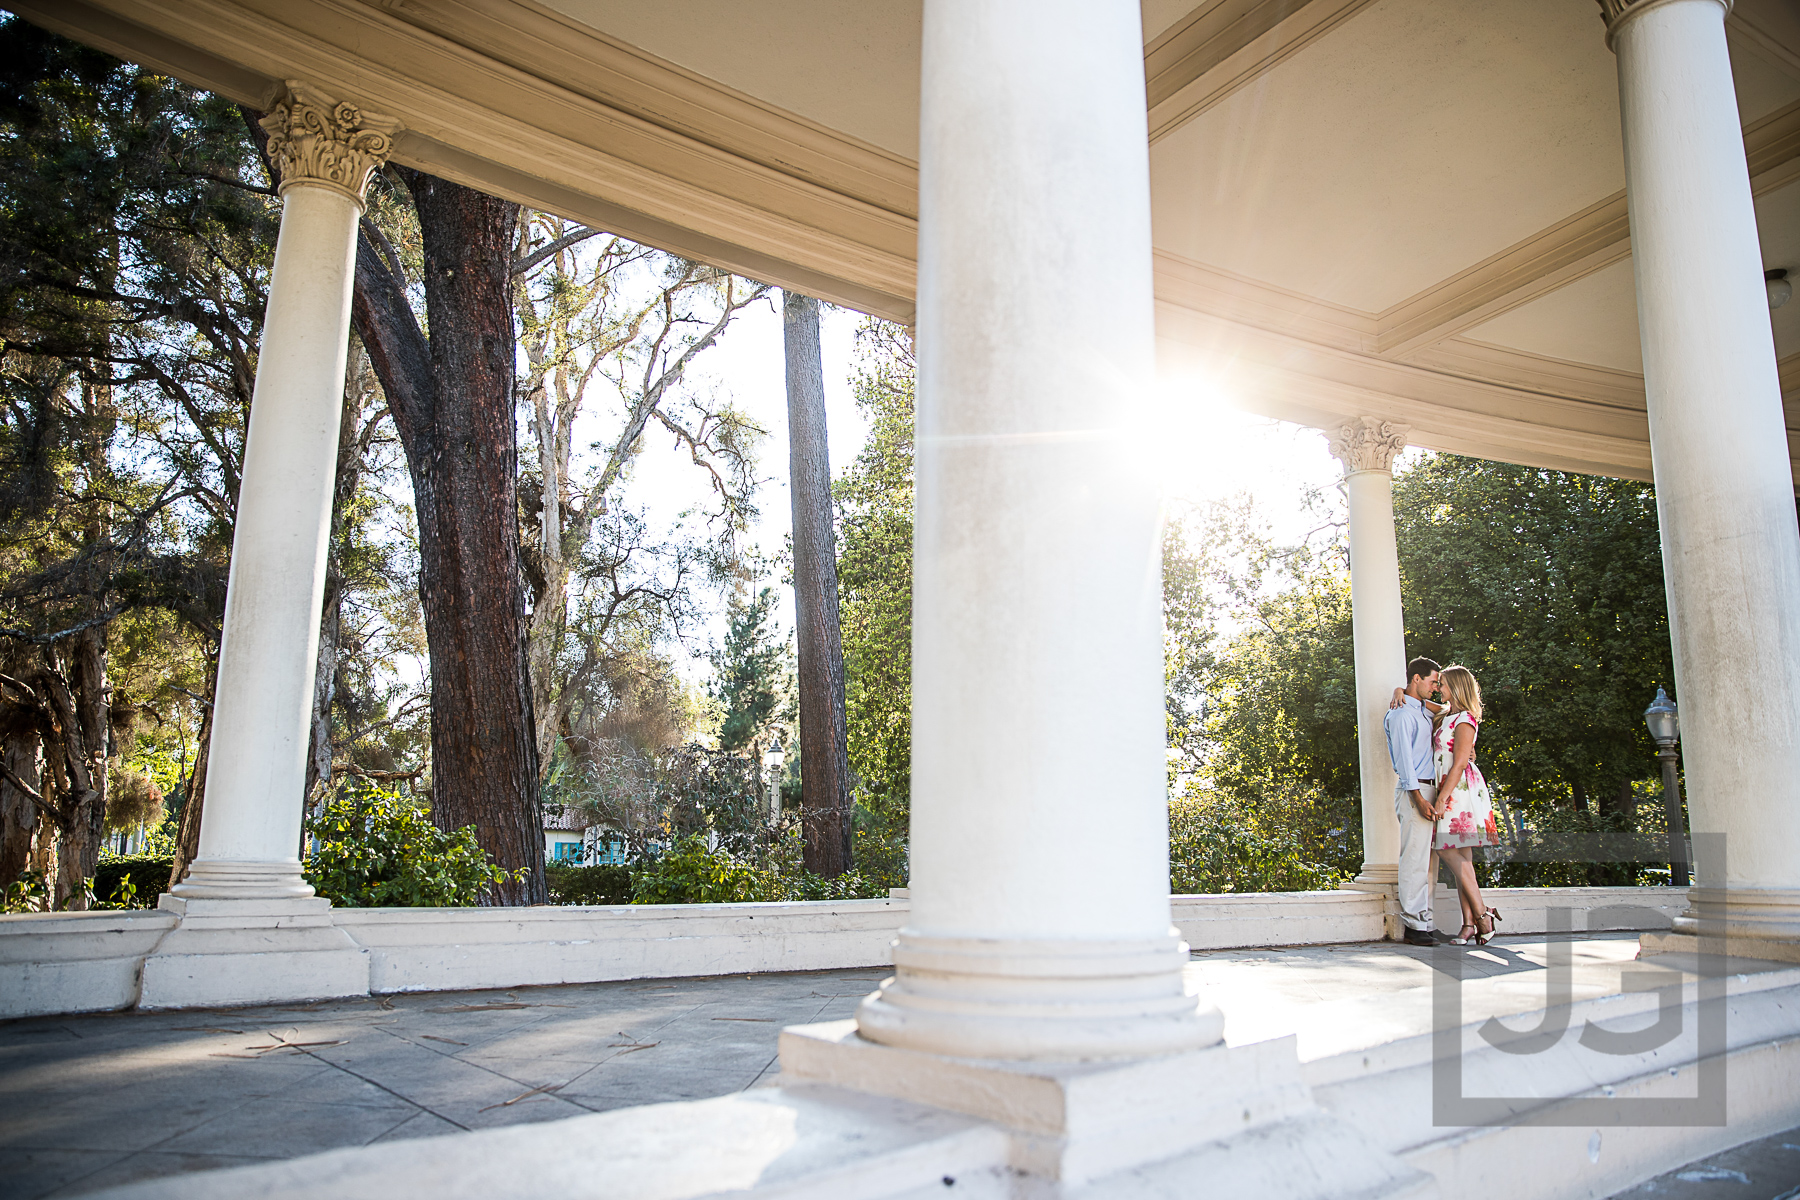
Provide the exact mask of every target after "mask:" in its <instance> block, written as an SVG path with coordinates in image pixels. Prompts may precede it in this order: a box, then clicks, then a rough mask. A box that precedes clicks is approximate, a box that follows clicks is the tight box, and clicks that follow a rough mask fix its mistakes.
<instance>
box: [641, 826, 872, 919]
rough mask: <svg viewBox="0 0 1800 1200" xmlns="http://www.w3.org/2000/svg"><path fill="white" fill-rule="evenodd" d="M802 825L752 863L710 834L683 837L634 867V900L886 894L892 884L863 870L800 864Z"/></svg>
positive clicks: (727, 900) (838, 897)
mask: <svg viewBox="0 0 1800 1200" xmlns="http://www.w3.org/2000/svg"><path fill="white" fill-rule="evenodd" d="M800 861H801V849H800V838H799V833H798V830H792V829H790V830H789V831H788V834H787V836H786V837H784V838H783V840H782V843H781V845H780V847H779V848H778V850H777V852H776V853H774V854H771V855H768V856H767V857H765V858H764V860H763V861H762V862H761V863H760V864H758V863H752V862H749V861H746V860H744V859H741V858H737V857H734V856H733V855H731V854H729V853H727V852H725V851H723V850H709V849H708V848H707V845H706V839H705V838H702V837H687V838H683V839H681V840H680V841H679V842H677V843H676V844H675V845H674V846H673V847H671V848H670V850H669V852H668V853H666V854H664V855H662V856H660V857H658V858H654V859H651V860H649V861H648V862H646V863H645V864H644V865H643V866H640V867H637V868H634V869H633V870H632V872H631V891H632V903H633V904H750V903H758V902H772V901H788V900H859V899H875V898H879V897H883V896H886V895H887V885H886V884H885V883H883V882H882V881H880V880H877V879H872V878H870V877H869V876H868V875H867V874H865V873H864V872H862V871H861V870H852V871H846V872H844V873H843V874H842V875H838V876H835V877H833V878H830V879H827V878H824V877H823V876H819V875H814V874H813V873H812V872H810V871H808V870H806V869H805V868H804V867H803V866H801V865H800Z"/></svg>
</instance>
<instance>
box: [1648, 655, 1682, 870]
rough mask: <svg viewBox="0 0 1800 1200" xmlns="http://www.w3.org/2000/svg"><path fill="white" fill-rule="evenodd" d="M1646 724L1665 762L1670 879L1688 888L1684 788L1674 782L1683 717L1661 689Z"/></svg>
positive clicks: (1664, 790) (1657, 753)
mask: <svg viewBox="0 0 1800 1200" xmlns="http://www.w3.org/2000/svg"><path fill="white" fill-rule="evenodd" d="M1644 724H1646V725H1648V726H1649V727H1650V736H1651V737H1652V738H1654V739H1656V757H1657V758H1658V759H1660V760H1661V761H1662V777H1663V811H1664V812H1665V813H1666V814H1667V815H1668V820H1669V880H1670V882H1671V883H1673V884H1674V885H1675V886H1676V887H1686V886H1687V885H1688V854H1687V837H1686V836H1685V835H1686V831H1685V830H1684V829H1683V827H1682V822H1681V785H1680V784H1679V783H1678V782H1676V779H1675V758H1676V750H1675V743H1676V742H1677V741H1679V740H1680V738H1681V714H1680V713H1679V712H1678V711H1677V710H1676V708H1675V702H1674V701H1673V700H1671V699H1669V696H1668V693H1667V692H1665V691H1663V690H1662V689H1661V688H1660V687H1659V688H1657V689H1656V699H1655V700H1652V701H1651V702H1650V707H1649V708H1646V709H1645V710H1644Z"/></svg>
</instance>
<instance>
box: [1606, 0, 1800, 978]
mask: <svg viewBox="0 0 1800 1200" xmlns="http://www.w3.org/2000/svg"><path fill="white" fill-rule="evenodd" d="M1601 7H1602V9H1603V10H1604V11H1605V14H1606V16H1607V18H1608V27H1607V41H1608V43H1609V44H1610V45H1611V46H1612V48H1613V50H1614V51H1615V53H1616V54H1617V55H1618V65H1619V99H1620V104H1619V108H1620V113H1621V117H1622V121H1623V124H1624V140H1625V178H1626V190H1627V195H1628V196H1629V199H1630V211H1631V248H1632V262H1633V266H1634V269H1635V271H1636V275H1637V302H1638V326H1639V329H1640V331H1641V333H1642V335H1643V345H1644V387H1645V395H1646V399H1647V401H1648V406H1649V413H1650V450H1651V455H1652V458H1653V461H1654V464H1655V475H1656V503H1657V515H1658V518H1659V521H1660V523H1661V526H1662V546H1663V570H1664V577H1665V581H1666V585H1667V589H1668V598H1669V625H1670V631H1671V633H1672V635H1673V638H1674V645H1675V680H1676V683H1677V685H1678V688H1679V695H1678V697H1677V699H1678V700H1679V702H1680V705H1681V734H1682V752H1683V759H1684V761H1685V764H1686V768H1687V787H1688V805H1689V810H1690V819H1691V824H1692V828H1693V830H1694V832H1695V834H1696V835H1700V834H1710V833H1722V834H1724V835H1725V840H1726V857H1727V866H1726V869H1725V870H1724V871H1723V872H1721V871H1720V870H1719V864H1718V862H1717V861H1714V862H1712V863H1708V862H1707V861H1706V860H1705V858H1704V856H1703V857H1702V859H1701V861H1700V864H1699V866H1700V871H1701V875H1702V878H1704V879H1705V880H1706V882H1707V884H1708V885H1709V886H1708V887H1707V888H1706V889H1696V892H1695V893H1694V896H1695V902H1696V908H1697V909H1698V911H1699V913H1700V915H1702V916H1719V917H1725V918H1726V921H1727V928H1728V930H1729V932H1730V933H1731V934H1732V935H1733V936H1740V935H1741V936H1746V937H1754V938H1766V939H1771V940H1773V941H1775V942H1782V943H1786V944H1788V946H1789V947H1791V948H1792V952H1793V953H1800V530H1797V529H1796V525H1795V516H1794V480H1793V475H1792V471H1791V468H1790V465H1789V462H1788V443H1787V436H1786V430H1785V428H1784V423H1783V419H1782V408H1781V388H1780V384H1779V382H1778V381H1777V377H1776V370H1775V350H1774V342H1773V338H1772V337H1771V334H1770V329H1769V309H1768V301H1767V298H1766V293H1765V291H1764V287H1763V266H1762V253H1761V249H1760V246H1759V244H1758V241H1757V232H1756V214H1755V210H1754V209H1753V207H1752V205H1751V199H1750V179H1749V172H1748V170H1747V169H1746V167H1745V162H1744V143H1743V132H1742V128H1741V123H1740V121H1739V117H1738V109H1737V98H1736V95H1735V93H1734V91H1733V89H1732V80H1731V60H1730V57H1729V56H1728V54H1727V53H1726V45H1725V14H1726V10H1727V9H1728V8H1729V7H1730V5H1729V0H1635V2H1632V0H1602V4H1601ZM1701 849H1702V850H1703V851H1704V840H1703V839H1702V845H1701ZM1726 899H1729V902H1730V906H1731V907H1730V912H1729V915H1728V916H1726V913H1725V912H1724V910H1723V909H1722V908H1720V907H1718V905H1719V904H1720V903H1721V902H1723V901H1725V900H1726ZM1679 927H1680V925H1679V924H1678V928H1679ZM1784 956H1786V955H1784Z"/></svg>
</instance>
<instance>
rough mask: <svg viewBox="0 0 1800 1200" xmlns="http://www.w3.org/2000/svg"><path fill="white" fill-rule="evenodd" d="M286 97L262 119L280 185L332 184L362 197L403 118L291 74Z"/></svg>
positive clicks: (334, 187)
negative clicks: (338, 97) (336, 98)
mask: <svg viewBox="0 0 1800 1200" xmlns="http://www.w3.org/2000/svg"><path fill="white" fill-rule="evenodd" d="M287 89H288V94H287V99H285V100H283V101H282V102H281V103H280V104H278V105H276V106H275V111H273V112H271V113H270V114H269V115H268V116H266V117H264V118H263V119H262V127H263V128H264V129H266V130H268V131H269V158H270V159H271V160H272V161H273V162H274V163H275V167H276V169H277V170H278V171H280V172H281V190H282V191H283V192H285V191H287V189H288V188H290V187H293V186H294V185H295V184H307V185H309V186H313V187H327V188H332V189H334V190H336V191H339V192H343V193H344V194H345V195H347V196H350V197H352V198H353V199H355V200H356V202H357V203H358V204H360V203H362V202H363V193H364V190H365V189H366V188H367V187H368V185H369V176H370V174H372V173H373V172H374V170H375V168H376V167H379V166H380V165H381V164H382V163H383V162H384V161H385V160H386V159H387V156H388V151H389V150H391V149H392V148H393V144H394V134H395V133H396V132H398V131H399V129H400V123H399V122H398V121H395V120H392V119H390V118H388V117H383V116H378V115H377V114H375V113H371V112H364V111H363V110H362V109H360V108H358V107H357V106H356V105H354V104H348V103H345V104H337V103H333V102H332V100H331V99H330V98H329V97H327V96H325V95H322V94H321V93H320V92H319V91H318V90H317V89H315V88H313V87H310V86H309V85H307V84H304V83H298V82H296V81H294V80H291V79H290V80H288V85H287Z"/></svg>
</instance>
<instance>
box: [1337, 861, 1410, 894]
mask: <svg viewBox="0 0 1800 1200" xmlns="http://www.w3.org/2000/svg"><path fill="white" fill-rule="evenodd" d="M1338 887H1339V888H1341V889H1344V890H1347V891H1352V892H1388V893H1390V894H1391V893H1394V892H1397V891H1399V890H1400V864H1398V863H1369V862H1366V863H1364V864H1363V865H1362V871H1361V872H1360V873H1358V875H1357V876H1356V878H1355V879H1352V880H1349V881H1348V882H1346V883H1340V884H1338Z"/></svg>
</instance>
